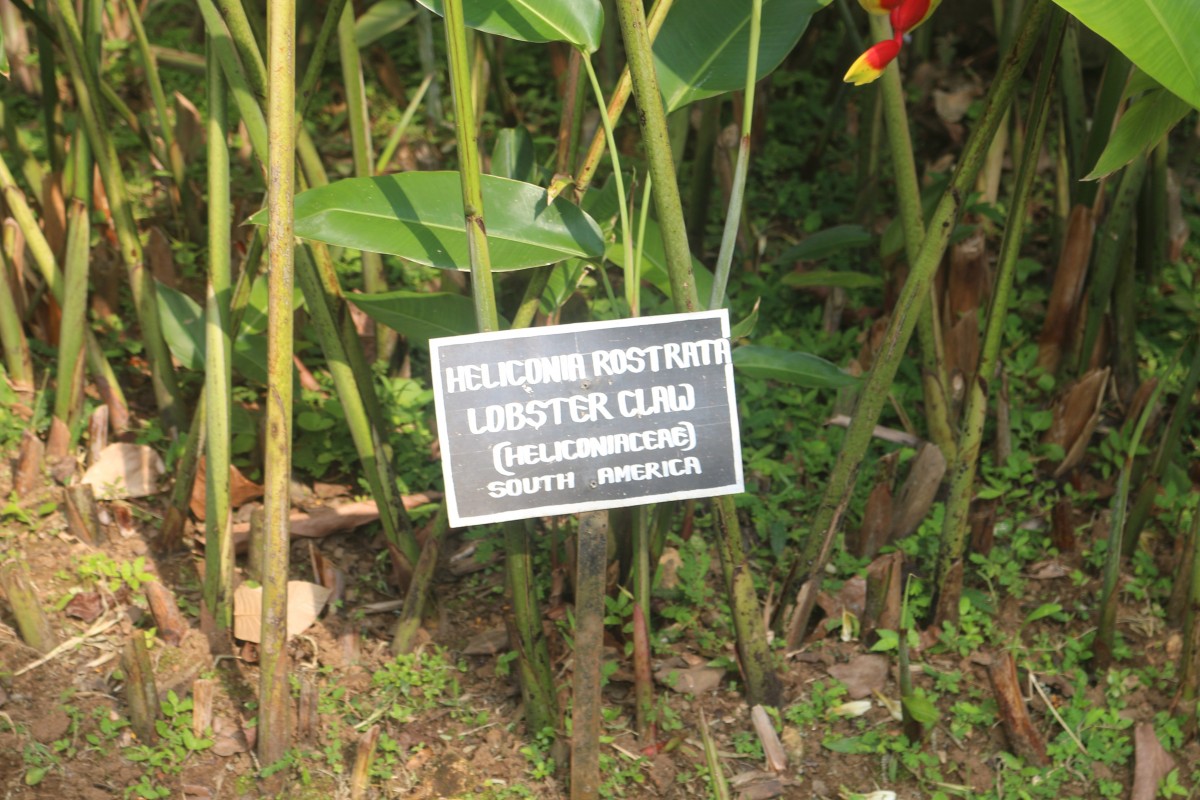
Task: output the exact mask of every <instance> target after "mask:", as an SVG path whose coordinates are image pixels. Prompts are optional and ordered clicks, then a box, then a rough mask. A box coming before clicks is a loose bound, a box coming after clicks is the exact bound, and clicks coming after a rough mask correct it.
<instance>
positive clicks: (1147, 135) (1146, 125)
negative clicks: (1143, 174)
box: [1084, 88, 1192, 180]
mask: <svg viewBox="0 0 1200 800" xmlns="http://www.w3.org/2000/svg"><path fill="white" fill-rule="evenodd" d="M1191 111H1192V107H1191V106H1189V105H1188V104H1187V103H1185V102H1183V101H1182V100H1180V99H1179V98H1178V97H1176V96H1175V95H1173V94H1171V93H1170V92H1168V91H1167V90H1166V89H1162V88H1159V89H1153V90H1151V91H1149V92H1147V93H1146V94H1144V95H1142V96H1141V97H1140V98H1139V99H1138V100H1137V101H1135V102H1134V104H1133V105H1131V106H1130V107H1129V110H1128V111H1126V112H1125V113H1124V114H1123V115H1122V116H1121V120H1120V121H1119V122H1118V123H1117V127H1116V129H1115V130H1114V131H1113V132H1112V135H1111V136H1110V137H1109V138H1108V144H1106V145H1105V146H1104V152H1103V153H1101V154H1100V158H1099V159H1097V161H1096V166H1094V167H1092V171H1091V172H1090V173H1088V175H1087V176H1086V177H1085V178H1084V180H1097V179H1099V178H1103V177H1104V176H1106V175H1110V174H1112V173H1113V172H1116V171H1117V170H1119V169H1120V168H1121V167H1123V166H1125V165H1126V164H1128V163H1129V162H1130V161H1133V159H1135V158H1137V157H1138V156H1139V155H1141V154H1142V153H1145V152H1146V151H1147V150H1149V149H1150V148H1152V147H1154V146H1155V145H1157V144H1158V143H1159V142H1161V141H1162V138H1163V137H1164V136H1166V135H1167V133H1168V132H1169V131H1170V130H1171V129H1172V128H1174V127H1175V126H1176V125H1177V124H1179V121H1180V120H1181V119H1183V118H1184V117H1185V116H1187V115H1188V113H1190V112H1191Z"/></svg>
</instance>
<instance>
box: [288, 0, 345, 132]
mask: <svg viewBox="0 0 1200 800" xmlns="http://www.w3.org/2000/svg"><path fill="white" fill-rule="evenodd" d="M345 7H346V0H330V2H329V5H328V6H327V7H326V8H325V18H324V19H323V20H322V21H321V30H320V31H318V32H317V40H316V42H314V43H313V47H312V52H310V53H309V56H308V66H306V67H305V68H304V78H303V79H301V81H300V86H299V88H298V89H297V90H296V116H297V117H299V118H300V120H301V121H303V120H304V117H305V115H306V114H308V105H309V103H310V102H311V101H312V96H313V92H315V91H316V88H317V81H318V80H319V79H320V77H321V70H322V68H323V67H324V66H325V60H326V59H327V58H328V56H329V44H330V43H331V42H332V41H333V37H334V35H335V34H336V33H337V30H338V26H339V25H340V24H341V19H342V9H343V8H345Z"/></svg>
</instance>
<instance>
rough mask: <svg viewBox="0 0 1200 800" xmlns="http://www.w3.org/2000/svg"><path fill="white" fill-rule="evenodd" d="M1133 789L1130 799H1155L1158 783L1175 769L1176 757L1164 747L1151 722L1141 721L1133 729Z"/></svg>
mask: <svg viewBox="0 0 1200 800" xmlns="http://www.w3.org/2000/svg"><path fill="white" fill-rule="evenodd" d="M1133 754H1134V768H1133V790H1132V791H1131V792H1130V794H1129V800H1154V798H1156V797H1158V784H1159V783H1160V782H1161V781H1162V779H1163V778H1165V777H1167V775H1168V774H1169V773H1170V772H1171V770H1173V769H1175V759H1173V758H1171V756H1170V754H1169V753H1167V751H1166V750H1164V749H1163V746H1162V743H1161V742H1159V741H1158V736H1157V735H1156V734H1155V733H1154V726H1153V725H1152V724H1151V723H1149V722H1139V723H1138V724H1137V727H1136V728H1134V729H1133Z"/></svg>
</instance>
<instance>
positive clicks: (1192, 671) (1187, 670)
mask: <svg viewBox="0 0 1200 800" xmlns="http://www.w3.org/2000/svg"><path fill="white" fill-rule="evenodd" d="M1185 536H1187V537H1188V538H1189V539H1190V540H1191V550H1192V561H1191V564H1189V565H1187V567H1185V568H1188V567H1190V569H1191V579H1192V586H1191V591H1189V592H1188V596H1187V599H1188V602H1187V606H1186V607H1185V609H1184V615H1183V654H1182V656H1181V657H1180V659H1179V660H1180V662H1181V663H1182V665H1183V666H1182V668H1181V670H1180V671H1181V674H1180V677H1179V692H1180V695H1181V696H1182V698H1183V700H1184V703H1183V714H1184V717H1185V719H1186V720H1187V721H1188V723H1189V724H1190V725H1191V726H1192V729H1193V730H1194V729H1195V724H1196V698H1197V697H1200V542H1198V541H1197V539H1200V508H1194V509H1192V524H1191V527H1190V528H1188V531H1187V533H1186V534H1185Z"/></svg>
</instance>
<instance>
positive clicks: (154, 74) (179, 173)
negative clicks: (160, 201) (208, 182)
mask: <svg viewBox="0 0 1200 800" xmlns="http://www.w3.org/2000/svg"><path fill="white" fill-rule="evenodd" d="M125 9H126V11H127V12H128V16H129V22H130V25H131V26H132V27H133V35H134V39H135V40H136V41H137V46H138V53H139V54H140V55H141V57H142V68H143V69H144V70H145V73H146V74H145V80H146V85H147V86H149V87H150V97H151V99H152V100H153V102H154V112H155V114H156V115H157V116H158V132H159V135H161V136H162V139H163V144H164V145H165V147H166V154H167V168H168V169H170V170H171V179H172V180H173V181H174V182H175V193H174V196H173V198H172V199H173V200H175V202H177V203H179V207H180V210H181V211H182V212H183V218H184V221H185V222H186V223H187V225H188V228H189V230H191V231H193V233H198V232H199V230H198V229H199V224H198V223H199V220H198V219H197V218H196V205H195V202H194V199H193V197H192V193H191V192H190V191H188V188H187V178H186V173H185V167H184V163H183V150H182V149H180V147H179V143H178V142H176V141H175V126H174V125H172V124H171V120H170V117H168V116H167V93H166V92H165V91H163V84H162V80H161V79H160V78H159V76H158V60H157V59H156V58H155V56H154V51H153V49H151V47H150V40H149V38H148V37H147V36H146V28H145V26H144V25H143V24H142V14H141V9H139V8H138V4H137V0H125Z"/></svg>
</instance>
